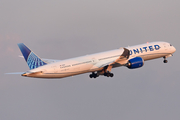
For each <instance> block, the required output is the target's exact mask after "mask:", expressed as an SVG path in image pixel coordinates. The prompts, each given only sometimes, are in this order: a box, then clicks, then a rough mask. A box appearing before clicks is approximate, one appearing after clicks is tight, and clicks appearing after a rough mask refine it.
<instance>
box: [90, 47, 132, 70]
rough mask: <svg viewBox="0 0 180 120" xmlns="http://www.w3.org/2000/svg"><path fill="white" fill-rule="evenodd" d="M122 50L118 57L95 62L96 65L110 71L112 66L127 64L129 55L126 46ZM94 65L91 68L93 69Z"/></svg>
mask: <svg viewBox="0 0 180 120" xmlns="http://www.w3.org/2000/svg"><path fill="white" fill-rule="evenodd" d="M123 49H124V51H123V53H122V55H120V56H119V58H117V59H116V60H113V61H103V62H100V63H97V64H95V66H96V67H98V68H105V67H106V70H107V71H111V68H113V67H119V66H124V65H125V64H127V62H128V59H129V56H130V51H129V50H128V49H126V48H123ZM94 68H95V67H93V68H92V69H94Z"/></svg>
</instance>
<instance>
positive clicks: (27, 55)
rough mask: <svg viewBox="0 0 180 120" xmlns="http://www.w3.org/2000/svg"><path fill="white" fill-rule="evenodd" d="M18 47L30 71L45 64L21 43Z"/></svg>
mask: <svg viewBox="0 0 180 120" xmlns="http://www.w3.org/2000/svg"><path fill="white" fill-rule="evenodd" d="M18 46H19V49H20V50H21V52H22V54H23V56H24V59H25V60H26V62H27V64H28V66H29V68H30V70H32V69H34V68H38V67H40V66H43V65H46V64H47V63H46V62H44V61H42V60H41V58H39V57H38V56H37V55H36V54H35V53H34V52H32V51H31V50H30V49H29V48H28V47H27V46H25V45H24V44H23V43H19V44H18Z"/></svg>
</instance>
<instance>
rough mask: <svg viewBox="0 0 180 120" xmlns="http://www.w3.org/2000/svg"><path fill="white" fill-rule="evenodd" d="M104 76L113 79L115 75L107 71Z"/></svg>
mask: <svg viewBox="0 0 180 120" xmlns="http://www.w3.org/2000/svg"><path fill="white" fill-rule="evenodd" d="M104 76H107V77H113V76H114V74H113V73H110V72H109V71H107V72H105V73H104Z"/></svg>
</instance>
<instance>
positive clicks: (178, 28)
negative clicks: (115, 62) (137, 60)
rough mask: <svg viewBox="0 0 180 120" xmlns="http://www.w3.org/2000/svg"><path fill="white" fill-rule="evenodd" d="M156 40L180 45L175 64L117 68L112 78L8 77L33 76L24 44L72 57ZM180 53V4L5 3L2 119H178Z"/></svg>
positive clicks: (158, 0)
mask: <svg viewBox="0 0 180 120" xmlns="http://www.w3.org/2000/svg"><path fill="white" fill-rule="evenodd" d="M151 41H166V42H170V43H171V44H173V45H174V46H175V47H176V49H177V51H176V53H175V54H174V56H173V57H171V58H168V60H169V62H168V64H164V63H163V58H160V59H157V60H152V61H147V62H145V65H144V67H142V68H140V69H135V70H129V69H128V68H125V67H121V68H116V69H113V70H112V72H113V73H114V74H115V76H114V77H113V78H106V77H103V76H101V77H99V78H97V79H90V78H89V73H87V74H83V75H78V76H74V77H68V78H63V79H55V80H51V79H49V80H47V79H36V78H25V77H21V76H20V75H4V73H8V72H23V71H26V70H28V66H27V64H26V62H25V61H24V59H22V58H19V57H18V56H19V55H21V52H20V51H19V49H18V46H17V43H19V42H23V43H25V44H26V45H27V46H29V47H30V48H31V49H32V50H33V51H34V52H35V53H36V54H38V55H39V56H40V57H42V58H52V59H66V58H71V57H77V56H81V55H86V54H91V53H96V52H101V51H106V50H111V49H116V48H120V47H126V46H128V45H130V46H131V45H136V44H141V43H146V42H151ZM179 49H180V1H179V0H119V1H118V0H106V1H105V0H89V1H87V0H36V1H32V0H14V1H13V0H1V1H0V54H1V63H0V67H1V69H0V74H1V75H0V120H179V118H180V73H179V72H180V71H179V59H180V56H179V54H180V52H179Z"/></svg>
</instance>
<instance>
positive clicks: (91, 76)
mask: <svg viewBox="0 0 180 120" xmlns="http://www.w3.org/2000/svg"><path fill="white" fill-rule="evenodd" d="M103 75H104V76H106V77H113V76H114V74H113V73H110V72H109V71H107V72H105V73H104V74H103ZM89 77H90V78H97V77H99V74H97V73H94V72H92V74H90V75H89Z"/></svg>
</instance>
